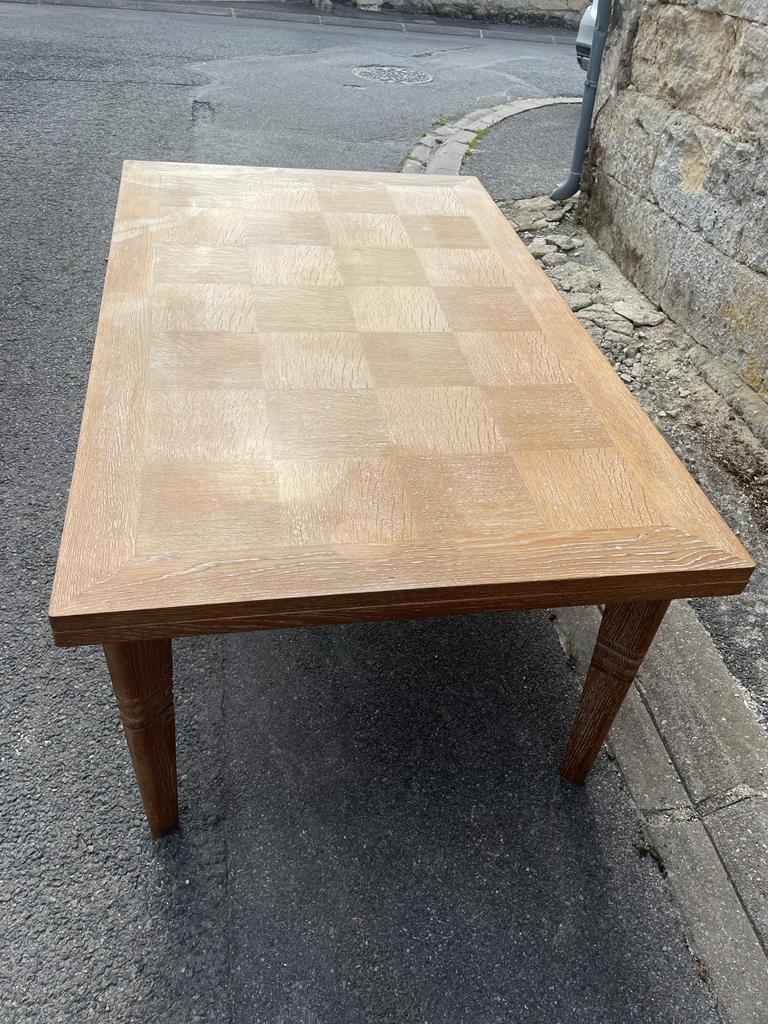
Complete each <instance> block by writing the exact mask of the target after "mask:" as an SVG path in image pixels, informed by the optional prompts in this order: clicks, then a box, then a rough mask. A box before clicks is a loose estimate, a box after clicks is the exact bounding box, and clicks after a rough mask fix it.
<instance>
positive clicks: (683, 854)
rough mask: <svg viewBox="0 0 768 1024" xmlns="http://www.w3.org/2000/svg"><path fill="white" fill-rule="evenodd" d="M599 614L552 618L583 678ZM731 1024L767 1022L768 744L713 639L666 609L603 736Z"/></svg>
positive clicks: (682, 612) (682, 608)
mask: <svg viewBox="0 0 768 1024" xmlns="http://www.w3.org/2000/svg"><path fill="white" fill-rule="evenodd" d="M599 621H600V613H599V611H598V610H597V609H596V608H561V609H558V610H557V611H556V612H555V623H556V629H557V631H558V633H559V635H560V638H561V643H562V644H563V648H564V650H565V651H566V653H567V654H568V656H569V658H571V659H572V661H573V663H574V664H575V666H576V667H577V668H578V671H579V674H580V675H581V674H583V672H585V671H586V668H587V665H588V663H589V659H590V656H591V651H592V646H593V644H594V639H595V636H596V633H597V628H598V625H599ZM608 745H609V749H610V751H611V753H612V755H613V757H614V758H615V760H616V763H617V764H618V766H619V768H620V769H621V773H622V776H623V778H624V781H625V782H626V784H627V787H628V789H629V791H630V793H631V794H632V797H633V799H634V800H635V803H636V804H637V807H638V809H639V811H640V813H641V816H642V818H643V823H644V829H645V833H646V837H647V840H648V849H647V851H645V852H647V853H649V854H650V855H651V856H653V857H654V858H655V859H656V860H657V861H658V863H659V866H660V868H661V869H662V870H663V871H664V873H665V875H666V876H667V879H668V881H669V886H670V890H671V893H672V898H673V900H674V902H675V904H676V906H677V909H678V911H679V913H680V916H681V918H682V920H683V924H684V928H685V932H686V935H687V938H688V942H689V945H690V947H691V950H692V952H693V954H694V956H695V958H696V959H697V961H698V962H699V965H700V972H701V974H702V977H704V979H705V980H706V981H707V983H708V985H709V987H710V989H711V991H712V993H713V996H714V997H715V999H716V1001H717V1006H718V1009H719V1011H720V1013H721V1015H722V1017H723V1020H724V1021H726V1022H727V1024H765V1021H766V1020H768V955H767V949H766V947H767V945H768V832H767V831H766V826H767V825H768V739H767V738H766V736H765V734H764V733H763V731H762V729H761V728H760V726H759V724H758V722H757V720H756V719H755V717H754V715H753V714H752V712H751V711H750V710H749V708H748V707H747V706H746V704H745V702H744V695H743V692H742V690H741V688H740V686H739V685H738V683H737V682H736V680H735V679H734V678H733V677H732V676H731V675H730V673H729V672H728V670H727V668H726V667H725V665H724V663H723V661H722V659H721V657H720V655H719V654H718V652H717V650H716V649H715V646H714V644H713V643H712V640H711V639H710V637H709V634H708V633H707V631H706V630H705V629H704V626H703V625H702V624H701V622H700V621H699V619H698V618H697V617H696V615H695V613H694V612H693V610H692V609H691V608H689V606H688V605H687V603H686V602H682V601H678V602H674V603H673V604H672V606H671V607H670V610H669V612H668V613H667V616H666V619H665V620H664V623H663V625H662V627H661V629H660V631H659V635H658V637H657V640H656V643H655V644H654V646H653V648H652V649H651V651H650V652H649V654H648V656H647V658H646V660H645V662H644V664H643V667H642V669H641V671H640V674H639V676H638V678H637V680H636V682H635V685H634V686H633V688H632V689H631V690H630V693H629V695H628V697H627V700H626V701H625V703H624V706H623V707H622V709H621V711H620V712H619V714H618V716H617V718H616V722H615V723H614V726H613V728H612V730H611V733H610V736H609V744H608Z"/></svg>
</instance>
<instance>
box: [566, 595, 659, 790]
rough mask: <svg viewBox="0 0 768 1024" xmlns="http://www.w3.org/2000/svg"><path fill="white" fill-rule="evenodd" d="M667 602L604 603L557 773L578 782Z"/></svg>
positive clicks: (603, 735)
mask: <svg viewBox="0 0 768 1024" xmlns="http://www.w3.org/2000/svg"><path fill="white" fill-rule="evenodd" d="M668 607H669V601H631V602H628V603H626V604H609V605H606V606H605V611H604V612H603V619H602V622H601V623H600V630H599V632H598V634H597V641H596V643H595V649H594V652H593V654H592V661H591V663H590V666H589V670H588V671H587V678H586V680H585V682H584V689H583V691H582V694H581V702H580V703H579V709H578V711H577V712H576V719H575V721H574V723H573V728H572V729H571V736H570V739H569V740H568V748H567V749H566V752H565V758H564V759H563V765H562V768H561V769H560V774H561V775H562V777H563V778H564V779H566V780H567V781H568V782H575V783H578V784H581V783H582V782H584V780H585V779H586V777H587V775H588V774H589V770H590V768H591V767H592V764H593V763H594V760H595V758H596V757H597V755H598V753H599V752H600V747H601V746H602V744H603V740H604V739H605V737H606V736H607V735H608V730H609V729H610V728H611V725H612V724H613V720H614V718H615V717H616V713H617V711H618V710H619V708H620V707H621V703H622V701H623V700H624V697H625V696H626V693H627V691H628V690H629V687H630V686H631V685H632V680H633V679H634V678H635V676H636V675H637V672H638V669H639V668H640V666H641V664H642V662H643V658H644V657H645V654H646V652H647V650H648V648H649V647H650V646H651V643H652V641H653V638H654V636H655V635H656V630H657V629H658V628H659V626H660V625H661V620H662V619H663V618H664V614H665V612H666V610H667V608H668Z"/></svg>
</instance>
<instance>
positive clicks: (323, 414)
mask: <svg viewBox="0 0 768 1024" xmlns="http://www.w3.org/2000/svg"><path fill="white" fill-rule="evenodd" d="M267 417H268V419H269V429H270V435H271V437H272V450H273V453H274V456H275V458H278V459H283V458H290V457H291V456H292V455H297V456H302V457H304V458H318V457H330V458H335V457H338V456H343V455H359V456H363V455H367V454H370V455H376V454H381V453H384V452H385V451H386V450H387V448H388V446H389V435H388V434H387V429H386V426H385V422H384V417H383V415H382V413H381V409H380V407H379V402H378V399H377V397H376V393H375V392H374V391H368V390H359V391H351V390H350V391H274V392H269V393H268V394H267Z"/></svg>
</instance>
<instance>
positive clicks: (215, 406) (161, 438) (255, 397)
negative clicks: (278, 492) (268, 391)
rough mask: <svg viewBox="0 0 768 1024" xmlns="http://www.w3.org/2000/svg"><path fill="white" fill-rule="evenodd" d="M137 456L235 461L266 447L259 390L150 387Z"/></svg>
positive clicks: (264, 452) (262, 453)
mask: <svg viewBox="0 0 768 1024" xmlns="http://www.w3.org/2000/svg"><path fill="white" fill-rule="evenodd" d="M146 403H147V404H146V413H145V417H144V424H145V431H146V432H145V434H144V446H143V455H144V457H145V458H146V459H147V460H148V461H150V462H154V461H157V460H159V459H162V460H174V461H182V462H186V461H189V460H192V461H193V462H198V461H206V462H212V463H217V462H241V461H244V460H246V459H264V458H266V457H268V456H269V455H270V454H271V452H270V441H269V427H268V422H267V411H266V403H265V398H264V392H263V391H259V390H252V389H249V388H238V389H236V390H235V389H232V390H229V389H227V388H210V389H204V388H164V389H155V388H150V389H149V390H148V391H147V395H146Z"/></svg>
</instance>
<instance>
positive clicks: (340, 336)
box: [253, 331, 373, 391]
mask: <svg viewBox="0 0 768 1024" xmlns="http://www.w3.org/2000/svg"><path fill="white" fill-rule="evenodd" d="M253 347H254V350H255V351H254V362H256V363H258V364H259V365H261V366H262V367H263V371H262V379H263V381H264V386H265V387H266V388H267V389H268V390H269V391H323V390H330V391H345V390H347V389H349V388H367V387H372V386H373V381H372V378H371V375H370V372H369V369H368V362H367V360H366V358H365V351H364V348H363V343H362V340H361V338H360V336H359V335H358V334H354V333H347V334H345V333H343V332H341V333H335V334H334V333H323V332H320V331H318V332H317V333H303V334H302V333H293V334H261V335H259V336H258V337H257V338H256V340H255V342H254V346H253Z"/></svg>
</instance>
